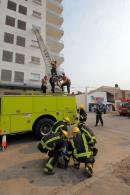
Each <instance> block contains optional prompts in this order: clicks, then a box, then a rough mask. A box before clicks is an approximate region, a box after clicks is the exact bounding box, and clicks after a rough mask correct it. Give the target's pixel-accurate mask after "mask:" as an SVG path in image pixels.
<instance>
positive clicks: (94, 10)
mask: <svg viewBox="0 0 130 195" xmlns="http://www.w3.org/2000/svg"><path fill="white" fill-rule="evenodd" d="M63 7H64V11H63V17H64V23H63V26H62V27H63V30H64V36H63V41H64V50H63V51H62V53H63V54H64V58H65V61H64V63H63V65H62V67H63V68H64V72H65V73H66V75H68V76H69V77H70V78H71V82H72V85H73V86H74V87H85V86H87V87H88V88H95V87H100V86H102V85H105V86H114V85H115V84H118V85H119V87H120V88H121V89H130V0H63Z"/></svg>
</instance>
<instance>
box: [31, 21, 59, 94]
mask: <svg viewBox="0 0 130 195" xmlns="http://www.w3.org/2000/svg"><path fill="white" fill-rule="evenodd" d="M32 27H33V32H34V33H35V35H36V38H37V41H38V45H39V48H40V50H41V54H42V57H43V60H44V62H45V66H46V75H48V76H50V75H51V64H50V62H51V61H52V60H54V59H53V58H52V57H51V56H50V54H49V52H48V49H47V47H46V45H45V43H44V40H43V38H42V36H41V34H40V30H39V28H38V27H36V26H34V25H33V26H32ZM59 72H60V71H59ZM57 87H58V88H57V90H58V91H61V89H59V85H57Z"/></svg>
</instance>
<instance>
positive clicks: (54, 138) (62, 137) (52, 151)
mask: <svg viewBox="0 0 130 195" xmlns="http://www.w3.org/2000/svg"><path fill="white" fill-rule="evenodd" d="M67 137H68V132H67V131H65V130H62V131H61V132H60V133H52V134H49V135H46V136H44V137H43V138H42V140H41V141H40V143H39V144H38V149H39V150H40V151H41V152H42V153H47V154H48V156H49V158H48V160H47V163H46V164H45V167H44V170H43V171H44V173H45V174H54V173H55V172H54V166H55V165H56V163H57V162H58V157H61V155H62V156H63V158H62V160H64V162H62V163H63V164H62V168H63V166H64V168H66V167H67V165H68V160H67V157H66V155H65V151H66V143H67ZM58 163H59V162H58Z"/></svg>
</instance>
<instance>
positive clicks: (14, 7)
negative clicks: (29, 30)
mask: <svg viewBox="0 0 130 195" xmlns="http://www.w3.org/2000/svg"><path fill="white" fill-rule="evenodd" d="M7 8H8V9H11V10H13V11H16V3H14V2H13V1H8V5H7Z"/></svg>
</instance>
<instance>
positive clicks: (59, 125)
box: [51, 117, 70, 133]
mask: <svg viewBox="0 0 130 195" xmlns="http://www.w3.org/2000/svg"><path fill="white" fill-rule="evenodd" d="M69 126H70V119H69V117H64V118H63V120H60V121H56V122H55V123H54V125H53V127H52V129H51V130H52V132H53V133H57V132H61V131H62V130H66V131H68V128H69Z"/></svg>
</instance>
